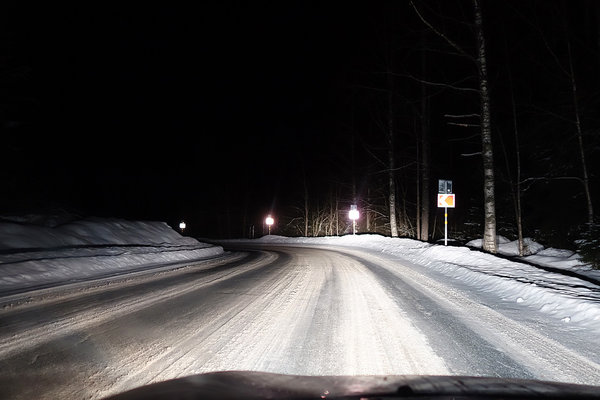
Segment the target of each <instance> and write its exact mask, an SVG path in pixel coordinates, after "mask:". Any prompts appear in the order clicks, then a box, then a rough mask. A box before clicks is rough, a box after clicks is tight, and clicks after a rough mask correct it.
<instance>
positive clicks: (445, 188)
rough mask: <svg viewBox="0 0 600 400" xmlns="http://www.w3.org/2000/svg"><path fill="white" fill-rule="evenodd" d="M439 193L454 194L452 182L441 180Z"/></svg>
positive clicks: (439, 181)
mask: <svg viewBox="0 0 600 400" xmlns="http://www.w3.org/2000/svg"><path fill="white" fill-rule="evenodd" d="M438 193H452V181H449V180H447V179H439V180H438Z"/></svg>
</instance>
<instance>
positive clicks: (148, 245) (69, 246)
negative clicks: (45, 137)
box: [0, 218, 223, 293]
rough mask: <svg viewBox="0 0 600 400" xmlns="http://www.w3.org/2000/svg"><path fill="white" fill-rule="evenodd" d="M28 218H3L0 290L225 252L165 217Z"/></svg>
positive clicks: (0, 234) (104, 274) (121, 271)
mask: <svg viewBox="0 0 600 400" xmlns="http://www.w3.org/2000/svg"><path fill="white" fill-rule="evenodd" d="M30 221H31V220H30ZM30 221H25V220H18V219H15V218H12V219H6V218H5V219H3V220H1V221H0V293H2V292H5V293H6V292H8V291H15V290H20V289H23V288H27V287H34V286H36V287H39V286H49V285H52V284H59V283H61V284H62V283H65V282H74V281H79V280H84V279H91V278H96V277H102V276H107V275H111V274H119V273H123V272H126V271H129V270H132V269H139V268H144V267H150V266H155V265H160V264H165V263H167V264H168V263H172V264H173V263H179V262H188V261H193V260H198V259H203V258H207V257H212V256H216V255H219V254H221V253H223V248H222V247H220V246H214V245H211V244H207V243H201V242H198V241H197V240H196V239H193V238H190V237H184V236H181V235H180V234H179V233H177V232H176V231H174V230H173V229H171V227H169V226H168V225H167V224H166V223H164V222H155V221H126V220H120V219H100V218H87V219H82V220H73V221H69V222H66V223H63V224H55V223H54V222H52V221H50V222H49V221H48V220H45V221H42V222H40V221H33V222H35V223H31V222H30Z"/></svg>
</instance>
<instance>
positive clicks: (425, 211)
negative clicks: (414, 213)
mask: <svg viewBox="0 0 600 400" xmlns="http://www.w3.org/2000/svg"><path fill="white" fill-rule="evenodd" d="M426 60H427V59H426V57H425V52H423V54H422V55H421V67H422V71H423V76H426V72H427V71H426V69H427V65H426ZM430 152H431V151H430V146H429V100H428V98H427V87H426V86H425V83H421V163H422V166H421V212H420V214H421V218H420V221H421V226H420V229H421V232H420V235H419V236H420V239H421V240H424V241H426V242H427V241H428V240H429V204H430V199H429V197H430V196H431V194H430V193H429V175H430V165H429V158H430V157H429V155H430Z"/></svg>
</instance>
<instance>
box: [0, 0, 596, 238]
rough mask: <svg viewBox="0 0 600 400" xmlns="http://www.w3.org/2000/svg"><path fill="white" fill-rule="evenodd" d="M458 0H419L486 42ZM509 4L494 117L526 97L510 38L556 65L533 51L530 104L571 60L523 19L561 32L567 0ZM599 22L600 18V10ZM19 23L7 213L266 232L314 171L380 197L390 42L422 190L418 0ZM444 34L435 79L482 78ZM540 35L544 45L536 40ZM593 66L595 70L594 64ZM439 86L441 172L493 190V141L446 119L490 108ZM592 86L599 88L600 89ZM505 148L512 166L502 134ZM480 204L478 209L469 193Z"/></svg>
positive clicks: (314, 179)
mask: <svg viewBox="0 0 600 400" xmlns="http://www.w3.org/2000/svg"><path fill="white" fill-rule="evenodd" d="M442 3H443V2H442ZM446 3H447V2H446ZM450 3H453V5H452V6H446V5H444V6H443V7H442V6H440V4H441V3H440V2H435V1H428V2H424V3H423V2H417V4H418V5H419V6H421V7H423V9H424V10H429V11H432V13H430V14H428V15H430V16H431V17H432V18H433V19H434V20H435V21H436V22H439V23H440V24H441V26H444V27H445V28H447V29H448V30H449V31H450V32H452V33H453V34H454V35H455V36H454V37H456V38H458V40H459V42H461V43H464V44H465V46H467V48H468V49H469V50H472V49H473V46H474V42H473V41H472V40H471V39H469V37H468V33H466V30H465V28H464V27H463V26H461V25H460V24H458V25H456V23H455V21H456V20H459V19H467V20H468V19H469V18H472V12H471V8H470V7H471V3H470V2H466V1H456V2H452V1H451V2H450ZM500 3H502V2H492V1H484V2H483V5H484V12H485V14H484V15H485V17H486V18H487V22H488V29H489V32H486V33H487V34H488V35H489V36H490V38H489V43H490V46H494V47H493V49H495V50H493V49H492V50H490V57H491V60H490V63H491V64H492V65H491V68H490V70H491V76H490V79H491V81H492V90H493V91H495V94H496V95H497V97H496V100H495V101H496V103H497V104H498V106H497V107H496V109H494V112H495V113H496V114H495V115H494V118H495V119H496V120H505V119H507V118H508V117H509V116H510V114H509V111H510V107H509V106H508V105H507V104H508V103H507V99H508V96H507V92H506V82H507V75H506V70H505V69H503V68H502V66H503V65H504V64H505V62H504V61H498V60H499V59H500V58H501V57H500V56H499V54H503V53H502V52H504V51H505V49H506V48H507V47H508V48H511V49H512V51H513V52H515V53H516V54H513V55H512V56H513V57H515V58H516V59H518V58H519V57H520V56H519V54H521V55H522V54H525V53H527V54H529V57H531V60H537V61H538V62H540V63H541V64H542V65H541V66H540V68H543V69H545V70H544V71H542V72H541V73H542V74H543V75H544V80H541V79H540V80H539V82H537V81H536V82H534V81H531V80H530V79H529V78H530V77H531V76H537V75H538V74H539V73H540V70H539V69H536V68H533V67H531V63H530V61H531V60H530V61H528V63H529V67H527V68H525V67H523V68H520V69H515V71H514V73H515V78H514V79H515V80H516V82H517V85H520V86H519V88H520V89H523V90H521V91H520V95H519V96H520V97H519V101H521V103H520V104H523V102H522V101H524V99H528V100H527V101H526V102H528V103H529V104H532V103H535V101H536V100H535V98H536V97H538V96H539V97H540V98H541V99H542V100H540V101H541V102H543V99H546V98H547V96H548V94H549V92H543V93H542V92H540V91H543V89H542V88H543V87H545V86H544V85H545V83H544V82H546V81H547V80H551V79H553V78H552V77H553V76H554V75H556V71H555V69H556V68H554V69H553V68H552V67H546V66H544V65H545V64H551V61H552V58H553V56H552V55H551V54H550V53H548V52H547V51H545V50H544V45H543V41H541V40H539V38H537V39H533V38H532V37H533V36H535V32H534V31H535V30H534V29H533V28H531V24H530V23H529V22H525V20H524V19H523V18H525V19H527V20H531V15H534V14H535V16H536V18H538V19H536V20H535V23H536V24H538V25H536V26H541V27H542V29H546V28H548V26H547V24H549V23H551V21H552V18H556V16H555V15H554V14H555V13H554V10H555V8H556V7H558V6H556V7H555V6H554V5H553V6H552V7H549V10H548V11H547V13H548V14H551V15H550V16H547V15H546V11H545V10H544V7H543V2H530V4H528V5H527V6H523V7H522V9H519V8H517V9H515V8H514V7H515V5H516V4H518V3H519V2H513V3H512V6H510V7H509V6H506V7H503V6H500V5H499V4H500ZM525 3H528V2H525ZM551 3H552V2H551ZM559 3H560V2H555V4H559ZM572 3H576V4H577V6H576V7H575V6H573V10H574V11H573V18H574V19H576V18H578V17H579V16H581V15H583V14H581V13H582V12H585V10H587V8H586V7H591V8H590V9H594V10H596V8H595V7H592V6H590V4H591V3H590V2H585V1H582V2H572ZM561 4H562V3H561ZM569 4H570V3H569ZM486 7H487V8H486ZM533 9H535V10H536V11H535V13H533V12H531V10H533ZM433 11H436V12H440V13H446V16H447V18H446V19H444V18H440V17H439V15H436V14H435V13H433ZM528 12H529V14H528ZM594 18H595V17H594ZM590 21H592V22H590V23H592V24H596V25H597V19H595V20H594V19H592V20H590ZM2 24H3V28H2V29H3V30H2V32H3V38H2V40H3V42H2V50H3V53H4V56H3V59H2V61H1V62H2V68H3V70H4V71H5V73H4V76H5V79H4V80H3V87H4V94H3V105H4V106H3V110H4V111H3V128H2V130H3V131H2V137H3V145H2V147H3V151H2V153H3V154H4V156H3V158H2V165H1V167H2V180H3V183H2V185H1V186H2V188H1V189H2V208H3V210H2V212H3V213H11V212H28V211H36V210H38V211H41V210H52V209H65V210H69V211H72V212H76V213H79V214H81V215H95V216H107V217H120V218H130V219H152V220H162V221H167V222H169V223H170V224H172V225H173V226H175V224H177V223H178V221H179V220H181V219H184V220H186V221H187V222H188V226H189V227H190V234H194V235H198V236H205V237H226V236H241V235H246V234H247V230H248V226H250V225H252V224H255V225H256V226H257V230H260V228H259V227H260V224H261V221H262V219H263V218H264V216H265V215H266V214H267V213H268V212H273V213H274V214H275V215H277V214H278V213H279V214H281V215H283V214H284V213H287V214H286V215H287V217H289V218H292V217H293V215H292V214H293V211H290V210H293V209H294V207H296V206H298V204H299V203H300V202H301V197H302V195H303V187H304V186H303V185H304V182H305V181H306V182H307V184H308V185H309V186H310V192H311V198H312V199H317V198H320V196H327V195H328V193H331V191H332V189H331V187H334V188H335V190H334V192H336V193H338V196H340V198H343V199H344V201H343V204H344V205H346V203H348V202H353V201H356V200H355V199H352V197H353V196H354V195H353V194H352V191H354V192H357V191H358V193H357V194H356V196H358V197H361V196H362V197H365V196H366V194H367V190H369V193H370V192H371V191H376V188H380V189H382V190H383V189H385V185H383V184H382V185H379V184H378V182H379V180H380V179H381V178H382V177H383V175H385V174H383V175H382V174H380V173H379V172H378V171H379V170H381V169H384V167H383V166H378V165H377V163H378V161H377V159H378V158H380V157H384V155H385V151H384V150H382V149H384V148H385V136H384V134H383V133H382V129H381V126H380V123H378V120H380V119H381V114H382V111H381V110H383V109H384V108H385V101H384V100H382V99H385V97H382V96H381V95H380V94H378V93H379V92H381V91H383V90H385V79H382V78H381V74H382V73H383V72H385V71H386V62H385V60H386V57H385V55H384V53H385V49H386V48H387V47H389V46H390V45H391V46H393V47H394V48H395V56H394V58H393V59H394V63H395V66H394V71H396V72H398V76H397V77H396V78H395V79H396V81H397V83H396V86H395V91H396V92H397V93H398V96H397V100H396V101H397V103H398V104H400V103H402V105H399V106H398V112H397V121H396V122H397V126H398V128H397V129H398V135H399V137H400V139H398V146H399V148H398V151H397V153H398V154H397V156H398V162H399V165H408V166H409V167H407V170H406V171H404V170H403V171H402V172H400V173H399V175H400V176H399V177H398V179H399V181H400V182H399V191H400V197H402V196H403V195H404V196H408V203H409V207H411V206H410V203H411V202H414V199H413V198H414V194H413V193H411V189H410V187H411V184H410V183H409V182H406V183H403V182H405V180H403V179H404V178H406V176H409V174H413V175H414V174H415V172H411V171H410V164H411V162H412V161H413V160H412V159H411V157H413V156H412V155H411V154H414V152H415V148H416V147H415V146H416V145H415V144H414V143H416V141H415V140H416V139H415V134H414V132H415V131H416V130H417V128H416V126H417V125H416V123H415V120H416V119H417V118H418V117H417V112H416V111H414V110H418V101H419V100H418V99H419V93H420V91H419V90H420V89H419V86H418V84H417V83H416V82H415V81H411V80H410V79H407V78H406V77H405V76H404V77H402V76H401V75H403V74H404V75H406V73H407V72H410V73H411V74H412V73H415V72H418V71H419V69H418V66H419V65H420V62H421V56H420V54H421V52H420V48H422V46H421V45H419V44H418V40H419V38H421V37H422V34H421V32H422V31H423V30H424V26H423V24H422V23H421V22H420V21H419V20H418V18H417V16H416V14H415V13H414V11H413V10H412V8H411V7H410V5H409V3H408V2H407V1H399V2H396V3H390V2H363V3H361V4H358V3H354V2H343V3H337V2H336V3H327V4H321V3H320V2H315V3H312V2H259V3H256V2H252V3H245V2H229V1H217V2H211V1H209V2H199V3H198V4H197V5H188V6H175V5H170V4H166V3H165V4H164V5H162V6H156V5H137V6H133V5H123V4H118V5H117V4H115V5H108V4H107V3H98V4H96V5H90V4H84V5H82V4H77V5H69V6H58V5H55V4H52V5H50V4H48V5H44V6H42V8H38V9H35V10H32V9H29V8H28V7H27V6H25V5H22V4H15V5H12V6H8V10H7V12H3V22H2ZM456 26H458V27H456ZM586 29H589V32H592V31H594V28H593V27H588V28H586ZM507 30H508V31H509V32H508V33H507ZM532 32H534V33H532ZM552 32H553V31H552V30H551V29H549V30H548V31H547V33H548V34H549V35H551V34H552ZM586 32H587V31H586ZM584 34H585V32H584ZM389 37H395V39H393V40H391V39H389ZM503 38H504V39H506V40H507V41H509V43H508V44H506V43H504V42H505V40H504V39H503ZM523 38H524V41H523V42H522V41H521V39H523ZM428 40H429V41H430V43H429V44H428V45H427V47H428V48H430V49H431V50H432V51H431V54H433V55H432V59H431V61H430V63H431V67H430V71H431V75H430V76H429V78H431V79H432V80H438V81H446V82H448V81H452V82H456V81H457V80H459V79H463V81H464V82H462V83H465V84H470V85H473V82H475V81H474V80H473V79H472V78H469V79H464V77H465V76H470V75H473V71H472V70H469V67H468V66H467V64H466V63H464V62H462V61H456V60H454V59H452V58H451V57H449V56H447V55H444V54H443V52H441V51H440V49H443V44H442V43H440V42H439V41H436V40H435V38H432V36H431V35H430V36H429V37H428ZM548 40H549V43H550V44H551V45H552V44H553V43H554V42H553V41H552V40H553V39H552V37H551V36H550V39H548ZM590 40H591V39H590ZM591 42H593V41H591ZM390 43H392V44H390ZM522 43H527V44H523V45H522V46H521V47H522V48H521V50H519V46H520V45H521V44H522ZM579 44H581V43H579ZM579 44H576V46H577V45H579ZM469 46H470V47H469ZM527 46H530V47H529V48H527ZM532 49H535V53H536V54H537V55H536V54H534V52H533V51H532ZM447 50H448V49H447V48H446V49H444V51H446V52H447ZM520 51H521V53H519V52H520ZM595 51H596V52H597V51H598V50H597V48H596V49H595ZM557 53H559V57H561V56H562V55H561V54H562V53H560V51H558V52H557ZM586 54H588V55H589V56H590V59H593V62H592V67H590V68H593V67H594V66H597V65H598V56H597V55H596V54H595V53H589V52H588V53H586ZM494 57H496V58H494ZM502 57H504V56H502ZM540 57H543V61H542V59H541V58H540ZM495 62H496V64H494V63H495ZM596 71H597V70H596ZM582 75H584V76H585V77H587V76H588V75H590V76H591V75H593V74H592V73H591V72H589V71H588V70H586V69H585V68H583V72H582ZM461 77H462V78H461ZM591 83H593V85H596V84H597V80H596V81H593V82H591ZM536 85H537V86H536ZM538 89H539V91H538ZM568 89H569V86H568V85H564V86H563V87H561V88H560V89H557V90H559V91H562V92H566V93H567V94H568ZM596 89H597V86H594V90H596ZM429 90H430V91H429V94H433V93H434V92H435V94H436V96H437V97H436V100H435V102H432V106H431V107H432V114H433V115H434V117H432V129H433V131H434V133H433V136H432V156H433V157H434V159H436V160H437V163H436V164H435V165H434V166H433V168H432V179H433V181H434V182H436V183H437V179H439V178H444V179H454V180H455V181H456V182H457V183H458V185H457V187H458V188H460V187H461V183H462V188H463V190H464V192H463V193H464V194H463V196H462V198H461V200H459V201H463V204H465V203H464V202H467V201H471V199H472V201H473V202H479V200H478V197H477V196H478V193H479V192H478V191H479V186H478V184H479V185H480V183H478V184H472V183H473V182H479V180H480V176H479V175H478V174H480V172H479V170H478V168H480V166H479V165H478V164H480V161H479V158H477V157H475V159H476V160H477V161H476V160H475V159H472V158H466V157H461V156H460V154H464V153H470V152H476V151H478V145H479V143H480V142H478V139H477V138H475V139H473V140H471V141H470V142H468V141H467V142H456V141H452V139H456V138H461V137H468V136H472V135H473V134H474V133H476V131H475V132H472V131H471V132H465V131H464V130H459V129H457V128H454V127H448V125H446V122H447V121H446V120H445V119H444V118H443V115H444V114H445V113H452V112H454V111H456V112H457V113H466V112H467V111H469V112H478V105H477V99H476V98H473V97H472V95H469V94H464V93H458V94H457V93H452V92H449V91H447V90H441V89H440V90H437V89H434V88H430V89H429ZM525 92H527V93H525ZM592 92H593V91H592V90H590V94H586V96H587V95H589V96H590V97H591V98H593V96H594V95H593V93H592ZM596 95H597V92H596ZM564 98H565V99H568V97H567V95H564ZM586 99H589V97H588V98H586ZM561 101H562V100H561ZM594 101H596V100H594ZM594 101H592V100H590V101H588V102H587V103H585V106H586V107H588V108H589V107H593V106H594V105H595V104H597V101H596V103H594ZM499 103H501V104H499ZM557 103H558V102H557ZM563 103H564V101H563ZM457 104H460V105H463V106H464V107H459V106H457ZM541 106H546V105H544V104H541ZM553 106H554V105H553ZM559 106H560V104H556V107H559ZM532 109H533V108H532V107H530V108H527V109H524V108H523V109H522V113H523V115H524V116H525V117H524V124H528V123H529V124H531V125H534V122H532V119H531V118H529V119H528V118H527V117H526V115H531V110H532ZM411 110H413V111H411ZM528 113H529V114H528ZM536 118H537V117H536ZM539 120H543V117H541V116H540V117H539ZM586 122H588V125H587V126H588V127H589V126H593V124H597V121H594V122H593V123H592V122H589V121H586ZM505 125H506V126H509V125H508V124H505ZM596 126H597V125H596ZM560 130H561V129H560V128H558V127H556V128H555V129H554V131H557V132H558V131H560ZM536 132H537V130H536ZM536 134H537V133H536ZM501 135H503V134H502V133H500V136H501ZM594 140H596V139H594ZM531 142H532V143H533V142H534V140H533V139H532V140H531ZM535 152H536V151H535V150H533V149H532V150H531V154H534V153H535ZM496 154H497V157H498V158H497V163H498V165H504V164H503V163H504V160H503V159H502V158H500V157H501V156H500V155H501V149H500V148H498V149H497V153H496ZM565 159H568V156H565ZM561 165H563V164H561ZM367 170H368V171H369V173H367V172H365V171H367ZM532 170H533V168H532ZM547 170H548V169H547ZM531 173H533V172H531ZM403 177H404V178H403ZM382 182H384V181H382ZM353 187H354V189H352V188H353ZM373 187H375V189H374V188H373ZM467 188H468V189H469V190H471V189H472V193H470V192H466V190H467ZM321 189H322V192H320V190H321ZM404 201H405V202H406V201H407V200H406V199H405V200H404ZM467 204H468V203H467ZM499 207H500V208H502V205H500V206H499ZM433 211H434V212H435V210H433ZM462 214H464V215H465V216H467V215H468V214H469V209H468V207H465V209H463V211H462Z"/></svg>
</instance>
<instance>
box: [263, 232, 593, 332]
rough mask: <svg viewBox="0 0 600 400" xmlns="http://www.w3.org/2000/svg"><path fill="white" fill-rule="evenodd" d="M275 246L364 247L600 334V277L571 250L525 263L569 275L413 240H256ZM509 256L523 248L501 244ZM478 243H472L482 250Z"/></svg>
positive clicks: (548, 252)
mask: <svg viewBox="0 0 600 400" xmlns="http://www.w3.org/2000/svg"><path fill="white" fill-rule="evenodd" d="M255 242H259V243H269V244H287V245H289V244H296V245H307V244H308V245H312V244H315V245H338V246H351V247H359V248H362V249H370V250H373V251H377V252H382V253H387V254H390V255H394V256H397V257H399V258H401V259H403V260H406V261H409V262H412V263H414V264H418V265H421V266H425V267H426V268H430V269H432V270H435V271H437V272H440V273H442V274H444V275H445V276H447V277H448V278H449V279H452V280H457V281H460V282H462V283H464V284H466V285H469V286H470V287H472V288H474V289H476V290H481V291H485V292H490V293H495V294H496V295H498V296H501V298H502V299H503V300H505V301H514V302H515V303H516V304H519V305H520V306H522V307H532V308H533V309H536V310H539V311H541V312H543V313H548V314H550V315H551V316H553V317H554V318H557V319H559V320H560V321H562V322H564V323H570V324H578V325H582V326H586V327H588V328H591V329H593V330H596V331H598V332H600V285H599V284H598V282H600V271H598V270H594V269H592V268H590V267H589V266H586V265H585V264H583V263H582V262H581V261H580V259H579V257H578V256H577V255H576V254H574V253H573V252H570V251H568V250H559V249H543V246H541V245H539V244H537V243H535V242H533V241H530V240H529V241H528V243H529V245H530V251H532V252H533V251H537V253H536V254H534V255H529V256H525V257H523V259H524V260H526V261H528V262H529V263H539V265H542V266H551V267H552V268H554V269H556V270H564V271H565V272H566V273H568V274H563V273H560V272H555V271H551V270H550V271H549V270H547V269H543V268H539V267H536V266H535V265H530V264H528V263H521V262H517V261H512V260H509V259H506V258H502V257H497V256H494V255H491V254H487V253H483V252H481V251H477V250H473V249H470V248H467V247H450V246H448V247H446V246H443V245H434V244H429V243H423V242H420V241H416V240H411V239H401V238H390V237H384V236H380V235H355V236H353V235H347V236H342V237H322V238H302V237H300V238H288V237H283V236H276V235H270V236H264V237H262V238H260V239H257V240H255ZM500 242H501V243H500V251H499V253H501V254H503V255H515V254H516V253H517V250H516V248H517V246H516V244H515V243H514V242H509V241H508V240H505V239H503V238H500ZM478 244H480V243H478V242H477V241H474V242H471V243H469V245H470V246H472V247H477V246H478Z"/></svg>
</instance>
